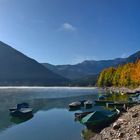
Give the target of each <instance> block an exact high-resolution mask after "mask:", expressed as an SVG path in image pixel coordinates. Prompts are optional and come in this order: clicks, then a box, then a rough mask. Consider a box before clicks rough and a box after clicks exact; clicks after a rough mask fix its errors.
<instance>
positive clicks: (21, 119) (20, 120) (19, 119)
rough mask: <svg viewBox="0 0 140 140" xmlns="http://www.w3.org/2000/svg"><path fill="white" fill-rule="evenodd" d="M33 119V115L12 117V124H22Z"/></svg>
mask: <svg viewBox="0 0 140 140" xmlns="http://www.w3.org/2000/svg"><path fill="white" fill-rule="evenodd" d="M31 118H33V115H30V116H26V117H12V116H11V118H10V122H13V123H15V124H20V123H23V122H26V121H28V120H30V119H31Z"/></svg>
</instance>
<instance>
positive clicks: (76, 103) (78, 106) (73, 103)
mask: <svg viewBox="0 0 140 140" xmlns="http://www.w3.org/2000/svg"><path fill="white" fill-rule="evenodd" d="M80 107H81V102H79V101H77V102H72V103H70V104H69V108H70V109H76V108H80Z"/></svg>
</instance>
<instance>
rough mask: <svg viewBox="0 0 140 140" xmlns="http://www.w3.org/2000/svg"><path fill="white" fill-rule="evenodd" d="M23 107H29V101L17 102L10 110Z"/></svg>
mask: <svg viewBox="0 0 140 140" xmlns="http://www.w3.org/2000/svg"><path fill="white" fill-rule="evenodd" d="M21 108H29V104H28V103H21V104H17V105H16V106H15V107H12V108H10V109H9V111H15V110H19V109H21Z"/></svg>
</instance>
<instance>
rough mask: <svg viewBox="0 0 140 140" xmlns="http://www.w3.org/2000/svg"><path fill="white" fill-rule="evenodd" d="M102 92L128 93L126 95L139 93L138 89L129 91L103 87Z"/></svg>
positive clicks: (139, 89) (123, 88)
mask: <svg viewBox="0 0 140 140" xmlns="http://www.w3.org/2000/svg"><path fill="white" fill-rule="evenodd" d="M104 90H106V91H110V92H115V93H121V92H124V93H128V94H135V93H140V87H138V88H135V89H130V88H127V87H121V88H120V87H105V88H104Z"/></svg>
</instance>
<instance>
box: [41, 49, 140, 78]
mask: <svg viewBox="0 0 140 140" xmlns="http://www.w3.org/2000/svg"><path fill="white" fill-rule="evenodd" d="M137 59H140V51H138V52H136V53H135V54H133V55H131V56H129V57H127V58H116V59H113V60H100V61H95V60H86V61H83V62H82V63H78V64H75V65H51V64H49V63H42V64H43V65H44V66H45V67H47V68H48V69H50V70H52V71H53V72H55V73H57V74H59V75H61V76H64V77H66V78H69V79H71V80H75V79H81V78H83V77H85V76H88V75H98V74H99V73H100V72H101V71H102V70H103V69H105V68H108V67H111V66H113V67H116V66H118V65H122V64H125V63H128V62H135V61H136V60H137Z"/></svg>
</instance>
